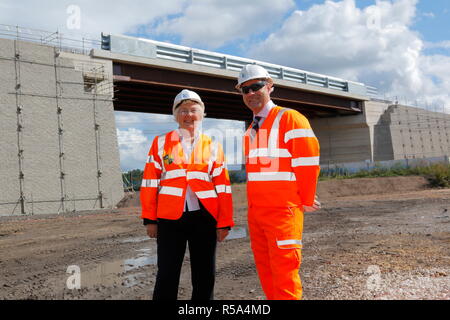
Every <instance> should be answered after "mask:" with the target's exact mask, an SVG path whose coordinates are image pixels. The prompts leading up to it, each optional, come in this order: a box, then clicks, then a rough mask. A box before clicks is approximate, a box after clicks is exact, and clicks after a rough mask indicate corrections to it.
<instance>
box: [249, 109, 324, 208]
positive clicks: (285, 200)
mask: <svg viewBox="0 0 450 320" xmlns="http://www.w3.org/2000/svg"><path fill="white" fill-rule="evenodd" d="M251 127H252V126H250V128H249V129H248V130H247V132H246V133H245V135H244V154H245V158H246V169H247V196H248V202H249V205H251V206H256V207H258V206H259V207H295V206H300V205H306V206H311V205H312V204H313V203H314V197H315V194H316V187H317V178H318V175H319V171H320V167H319V143H318V140H317V138H316V136H315V135H314V132H313V130H312V129H311V126H310V124H309V121H308V120H307V119H306V118H305V117H304V116H303V115H302V114H300V113H299V112H297V111H295V110H292V109H287V108H281V107H279V106H276V107H274V108H272V109H271V110H270V112H269V115H268V117H267V118H266V119H265V121H264V122H263V124H262V126H261V128H259V130H258V132H257V133H256V136H254V137H251V134H252V132H251V131H252V129H251Z"/></svg>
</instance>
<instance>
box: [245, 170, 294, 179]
mask: <svg viewBox="0 0 450 320" xmlns="http://www.w3.org/2000/svg"><path fill="white" fill-rule="evenodd" d="M296 180H297V179H296V178H295V174H294V173H293V172H249V173H248V181H296Z"/></svg>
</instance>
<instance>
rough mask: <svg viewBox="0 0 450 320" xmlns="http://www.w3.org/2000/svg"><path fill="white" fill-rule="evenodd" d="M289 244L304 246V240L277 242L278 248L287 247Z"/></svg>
mask: <svg viewBox="0 0 450 320" xmlns="http://www.w3.org/2000/svg"><path fill="white" fill-rule="evenodd" d="M288 244H298V245H302V240H294V239H292V240H277V245H278V246H285V245H288Z"/></svg>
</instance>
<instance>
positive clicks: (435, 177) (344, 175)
mask: <svg viewBox="0 0 450 320" xmlns="http://www.w3.org/2000/svg"><path fill="white" fill-rule="evenodd" d="M396 176H424V177H425V178H426V179H427V180H428V182H429V183H430V186H431V187H433V188H450V165H446V164H441V163H438V164H432V165H428V166H417V167H403V166H394V167H392V168H382V167H375V168H374V169H372V170H361V171H358V172H356V173H349V171H348V170H347V169H344V168H341V169H339V168H338V169H334V170H330V171H327V172H321V173H320V176H319V180H328V179H353V178H375V177H396Z"/></svg>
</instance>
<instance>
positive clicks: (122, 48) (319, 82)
mask: <svg viewBox="0 0 450 320" xmlns="http://www.w3.org/2000/svg"><path fill="white" fill-rule="evenodd" d="M102 49H104V50H110V51H111V52H114V53H122V54H130V55H135V56H143V57H149V58H159V59H165V60H171V61H176V62H183V63H188V64H195V65H202V66H207V67H211V68H218V69H225V70H231V71H240V70H241V69H242V67H243V66H244V65H246V64H249V63H254V64H258V65H261V66H263V67H264V68H265V69H266V70H267V71H268V72H269V74H270V75H271V76H272V77H273V78H274V79H282V80H287V81H293V82H297V83H303V84H307V85H312V86H317V87H322V88H327V89H332V90H338V91H342V92H349V93H354V94H359V95H364V96H377V94H378V93H377V89H376V88H375V87H370V86H366V85H364V84H363V83H359V82H354V81H348V80H344V79H339V78H336V77H330V76H326V75H322V74H317V73H313V72H308V71H304V70H300V69H295V68H289V67H285V66H280V65H275V64H270V63H266V62H261V61H257V60H252V59H247V58H242V57H236V56H231V55H226V54H221V53H216V52H211V51H206V50H200V49H194V48H190V47H185V46H179V45H174V44H170V43H165V42H159V41H155V40H150V39H143V38H134V37H129V36H122V35H104V34H102Z"/></svg>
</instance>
